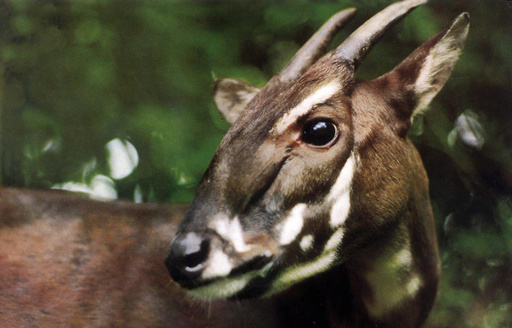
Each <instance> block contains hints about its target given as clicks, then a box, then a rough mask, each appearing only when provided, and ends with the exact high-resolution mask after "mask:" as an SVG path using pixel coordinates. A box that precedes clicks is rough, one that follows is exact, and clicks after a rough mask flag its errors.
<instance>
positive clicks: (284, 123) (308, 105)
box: [275, 81, 341, 133]
mask: <svg viewBox="0 0 512 328" xmlns="http://www.w3.org/2000/svg"><path fill="white" fill-rule="evenodd" d="M340 89H341V86H340V84H339V82H338V81H331V82H329V83H327V84H325V85H323V86H321V87H320V88H318V89H316V90H315V91H314V92H313V93H311V94H310V95H309V96H308V97H306V98H305V99H304V100H303V101H302V102H301V103H300V104H298V105H297V106H295V107H293V108H292V109H291V110H289V111H288V112H287V113H286V114H285V115H283V117H282V118H281V119H280V120H279V121H278V122H277V124H276V125H275V130H276V132H277V133H282V132H283V131H284V130H286V129H287V128H288V127H289V126H290V125H292V124H295V122H297V119H299V118H300V117H302V116H304V115H306V114H307V113H308V112H309V111H310V110H312V109H313V108H314V106H315V105H318V104H321V103H324V102H326V101H327V100H328V99H329V98H331V97H332V96H333V95H335V94H336V93H338V92H339V91H340Z"/></svg>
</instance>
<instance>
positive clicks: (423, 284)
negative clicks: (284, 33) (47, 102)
mask: <svg viewBox="0 0 512 328" xmlns="http://www.w3.org/2000/svg"><path fill="white" fill-rule="evenodd" d="M423 2H424V1H422V0H408V1H402V2H398V3H395V4H392V5H391V6H389V7H387V8H386V9H384V10H383V11H382V12H380V13H378V14H377V15H376V16H374V17H373V18H371V19H370V20H369V21H368V22H366V23H365V24H364V25H362V26H361V27H360V28H358V29H357V30H356V31H355V32H354V33H353V34H352V35H351V36H349V37H348V38H347V39H346V40H345V41H344V42H343V43H342V44H341V45H340V46H338V47H337V48H336V49H334V50H333V51H331V52H329V53H327V54H324V52H325V50H326V47H327V45H328V43H329V42H330V41H331V40H332V38H333V37H334V35H335V34H336V33H337V31H338V30H339V29H340V28H341V27H343V26H344V25H346V23H347V22H348V21H349V20H350V18H352V16H353V15H354V13H355V10H354V9H348V10H345V11H342V12H340V13H338V14H336V15H334V16H333V17H332V18H331V19H330V20H329V21H328V22H327V23H326V24H325V25H324V26H323V27H322V28H320V30H319V31H318V32H317V33H316V34H315V35H314V36H313V37H312V38H311V39H310V40H309V41H308V42H307V43H306V44H305V45H304V47H303V48H301V50H299V52H298V53H297V55H296V56H295V57H294V59H293V60H292V61H291V62H290V64H288V66H287V67H286V68H285V69H284V70H283V71H282V72H281V73H279V74H278V75H276V76H275V77H273V78H272V79H271V80H270V81H269V82H268V83H267V85H265V86H264V87H263V88H262V89H259V88H257V87H254V86H252V85H249V84H247V83H245V82H241V81H237V80H233V79H221V80H219V81H217V82H216V84H215V88H214V100H215V102H216V104H217V106H218V107H219V109H220V111H221V113H223V115H224V117H225V118H226V120H227V121H228V122H230V123H232V126H231V128H230V130H229V131H228V133H227V134H226V136H225V137H224V139H223V140H222V142H221V144H220V146H219V148H218V150H217V152H216V154H215V156H214V158H213V159H212V162H211V164H210V166H209V168H208V170H207V172H206V173H205V175H204V178H203V180H202V182H201V184H200V186H199V189H198V191H197V195H196V198H195V199H194V201H193V203H192V204H191V205H190V207H188V208H186V207H183V206H172V205H169V206H166V205H151V204H146V205H140V204H139V205H136V204H130V203H123V202H114V203H102V202H96V201H92V200H87V199H83V198H80V197H77V196H70V195H66V194H62V193H56V192H52V193H48V192H37V191H26V190H25V191H23V190H16V189H0V213H1V216H2V217H1V221H0V305H1V306H0V326H5V327H86V326H87V327H142V326H144V327H418V326H421V324H422V323H423V322H424V321H425V319H426V318H427V316H428V314H429V312H430V309H431V307H432V305H433V302H434V300H435V297H436V293H437V284H438V280H439V258H438V252H437V245H436V237H435V236H436V235H435V230H434V221H433V217H432V211H431V207H430V201H429V193H428V179H427V175H426V173H425V170H424V168H423V165H422V163H421V159H420V157H419V155H418V153H417V151H416V149H415V148H414V146H413V145H412V143H411V142H410V140H409V139H408V138H407V131H408V129H409V126H410V124H411V120H412V118H413V117H414V115H416V114H418V113H420V112H421V111H422V110H424V109H425V108H426V107H427V106H428V104H429V102H430V101H431V100H432V98H433V97H434V96H435V95H436V94H437V93H438V92H439V90H440V89H441V88H442V86H443V85H444V83H445V82H446V81H447V79H448V77H449V75H450V73H451V71H452V69H453V67H454V65H455V62H456V60H457V58H458V55H459V53H460V52H461V50H462V46H463V43H464V41H465V38H466V35H467V32H468V26H469V17H468V15H467V14H466V13H464V14H462V15H460V16H459V17H457V18H456V19H455V20H454V21H453V23H452V24H451V25H450V26H449V27H447V28H446V29H445V30H443V31H442V32H440V33H439V34H438V35H436V36H434V37H432V38H431V39H430V40H428V41H426V42H425V43H424V44H423V45H421V46H420V47H419V48H418V49H417V50H416V51H414V52H413V53H412V54H411V55H410V56H409V57H407V58H406V59H405V60H403V61H402V62H401V63H400V64H399V65H398V66H397V67H396V68H395V69H393V70H392V71H390V72H389V73H387V74H385V75H383V76H381V77H378V78H377V79H375V80H371V81H362V80H359V79H357V78H356V77H355V73H356V70H357V68H358V67H359V66H360V65H361V64H362V61H363V59H364V57H365V55H366V54H367V53H368V51H369V50H370V49H371V48H372V46H373V45H374V44H375V43H376V41H377V40H378V39H379V38H380V37H381V36H382V35H383V33H384V32H385V31H386V30H387V29H388V28H390V27H391V26H392V25H394V24H395V23H397V22H398V21H399V20H400V19H401V18H402V17H403V16H405V15H406V14H407V13H408V12H410V11H411V10H413V9H414V8H415V7H417V6H418V5H420V4H422V3H423ZM55 204H59V206H55ZM182 219H183V222H182V223H181V225H179V222H180V221H181V220H182ZM178 225H179V228H178ZM171 239H172V240H173V241H172V243H171V246H170V249H169V250H168V255H167V258H166V260H165V265H166V266H167V269H168V270H169V272H170V274H171V276H172V278H173V279H174V280H175V281H176V282H177V283H178V284H179V285H180V286H181V287H184V288H181V287H179V286H178V284H176V283H174V282H171V281H170V278H169V275H168V273H167V272H166V271H167V270H166V268H165V265H164V258H165V254H166V253H167V249H168V242H169V241H170V240H171ZM186 289H188V292H186ZM190 295H191V296H190ZM198 299H199V300H198Z"/></svg>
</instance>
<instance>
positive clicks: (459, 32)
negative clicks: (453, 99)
mask: <svg viewBox="0 0 512 328" xmlns="http://www.w3.org/2000/svg"><path fill="white" fill-rule="evenodd" d="M468 31H469V15H468V14H467V13H464V14H462V15H460V16H459V17H457V19H455V21H454V23H453V24H452V26H451V27H450V29H449V30H448V31H447V32H446V34H445V35H444V36H443V37H442V38H441V40H439V41H438V42H437V44H436V45H435V46H434V47H432V49H431V50H430V52H429V54H428V55H427V56H426V57H425V60H424V63H423V66H422V68H421V70H420V74H419V76H418V79H417V80H416V83H415V85H414V89H415V92H416V95H417V96H418V102H417V105H416V108H415V109H414V111H413V117H414V116H415V115H417V114H418V113H420V112H421V111H423V110H424V109H426V108H427V106H428V105H429V103H430V102H431V101H432V99H433V98H434V96H435V95H436V94H437V93H438V92H439V91H440V90H441V88H442V87H443V85H444V84H445V82H446V81H447V80H448V78H449V77H450V74H451V72H452V70H453V68H454V66H455V63H456V62H457V59H458V58H459V55H460V53H461V51H462V48H463V46H464V42H465V41H466V37H467V35H468Z"/></svg>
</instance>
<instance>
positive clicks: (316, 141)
mask: <svg viewBox="0 0 512 328" xmlns="http://www.w3.org/2000/svg"><path fill="white" fill-rule="evenodd" d="M336 137H338V128H336V125H334V124H333V123H332V122H330V121H329V120H326V119H317V120H313V121H309V122H307V123H306V124H305V125H304V130H303V131H302V137H301V138H302V141H304V142H305V143H307V144H309V145H311V146H315V147H327V146H330V145H331V144H332V143H333V142H334V141H335V140H336Z"/></svg>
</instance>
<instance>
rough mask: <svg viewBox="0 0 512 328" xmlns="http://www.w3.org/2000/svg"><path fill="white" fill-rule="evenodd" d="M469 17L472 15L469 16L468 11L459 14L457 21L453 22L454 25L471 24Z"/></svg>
mask: <svg viewBox="0 0 512 328" xmlns="http://www.w3.org/2000/svg"><path fill="white" fill-rule="evenodd" d="M469 17H470V16H469V13H468V12H463V13H462V14H460V15H459V16H457V18H455V21H454V22H453V25H455V24H460V23H463V24H469Z"/></svg>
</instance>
